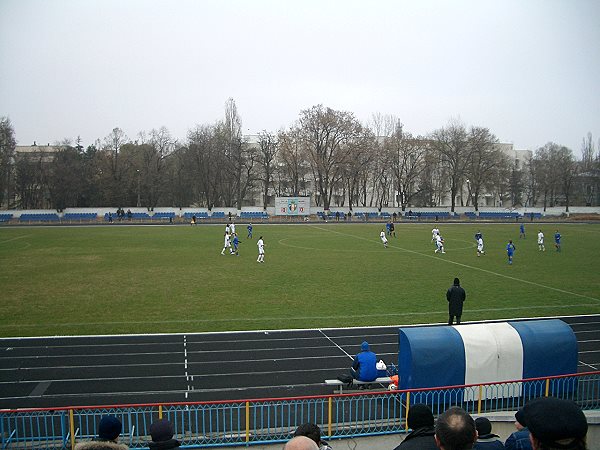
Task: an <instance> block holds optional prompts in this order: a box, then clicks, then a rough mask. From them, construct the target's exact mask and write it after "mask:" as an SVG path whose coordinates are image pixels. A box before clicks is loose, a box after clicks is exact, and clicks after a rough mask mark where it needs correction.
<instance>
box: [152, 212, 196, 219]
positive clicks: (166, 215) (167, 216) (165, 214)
mask: <svg viewBox="0 0 600 450" xmlns="http://www.w3.org/2000/svg"><path fill="white" fill-rule="evenodd" d="M197 217H198V216H196V218H197ZM174 218H175V213H174V212H173V211H170V212H155V213H154V215H153V216H152V219H159V220H161V219H166V220H169V219H174Z"/></svg>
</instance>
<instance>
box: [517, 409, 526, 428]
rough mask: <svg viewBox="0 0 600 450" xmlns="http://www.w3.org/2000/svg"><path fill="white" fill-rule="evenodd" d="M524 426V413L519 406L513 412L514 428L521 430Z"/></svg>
mask: <svg viewBox="0 0 600 450" xmlns="http://www.w3.org/2000/svg"><path fill="white" fill-rule="evenodd" d="M526 426H527V424H526V423H525V413H524V412H523V408H521V409H520V410H518V411H517V412H516V413H515V428H516V429H517V430H522V429H523V428H525V427H526Z"/></svg>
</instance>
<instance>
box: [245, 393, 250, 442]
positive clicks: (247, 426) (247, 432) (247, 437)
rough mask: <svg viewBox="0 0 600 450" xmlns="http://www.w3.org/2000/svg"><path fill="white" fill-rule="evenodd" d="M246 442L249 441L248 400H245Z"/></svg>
mask: <svg viewBox="0 0 600 450" xmlns="http://www.w3.org/2000/svg"><path fill="white" fill-rule="evenodd" d="M246 442H250V402H246Z"/></svg>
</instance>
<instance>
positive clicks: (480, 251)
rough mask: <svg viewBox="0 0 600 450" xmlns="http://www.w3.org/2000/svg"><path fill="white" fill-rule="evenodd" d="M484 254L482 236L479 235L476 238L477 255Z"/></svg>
mask: <svg viewBox="0 0 600 450" xmlns="http://www.w3.org/2000/svg"><path fill="white" fill-rule="evenodd" d="M481 255H485V252H484V251H483V237H482V236H481V235H480V236H479V239H477V256H481Z"/></svg>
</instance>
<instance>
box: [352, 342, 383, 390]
mask: <svg viewBox="0 0 600 450" xmlns="http://www.w3.org/2000/svg"><path fill="white" fill-rule="evenodd" d="M360 349H361V352H360V353H359V354H358V355H356V356H355V357H354V362H353V363H352V369H351V372H352V376H353V377H354V379H356V380H359V381H374V380H375V379H376V378H377V367H376V366H377V355H376V354H375V353H373V352H372V351H371V350H370V349H369V343H368V342H367V341H363V343H362V344H361V345H360Z"/></svg>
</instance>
